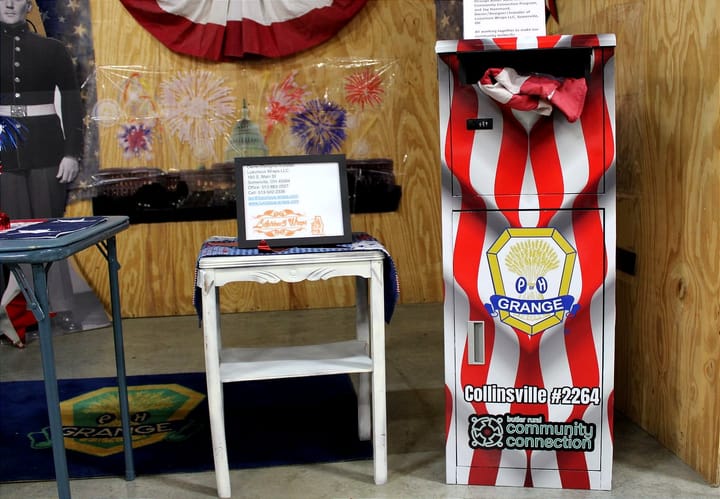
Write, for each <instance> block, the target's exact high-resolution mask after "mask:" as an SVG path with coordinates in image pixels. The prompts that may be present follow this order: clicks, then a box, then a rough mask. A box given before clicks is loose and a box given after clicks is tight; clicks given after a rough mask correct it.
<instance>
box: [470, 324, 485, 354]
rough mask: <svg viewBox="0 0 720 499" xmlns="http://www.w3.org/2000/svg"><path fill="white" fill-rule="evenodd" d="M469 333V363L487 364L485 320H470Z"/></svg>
mask: <svg viewBox="0 0 720 499" xmlns="http://www.w3.org/2000/svg"><path fill="white" fill-rule="evenodd" d="M467 335H468V364H485V322H483V321H469V322H468V324H467Z"/></svg>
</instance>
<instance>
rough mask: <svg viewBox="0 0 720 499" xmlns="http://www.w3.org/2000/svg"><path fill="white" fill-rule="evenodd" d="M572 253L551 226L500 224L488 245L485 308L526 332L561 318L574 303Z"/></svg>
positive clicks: (543, 328) (568, 312)
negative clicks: (489, 283)
mask: <svg viewBox="0 0 720 499" xmlns="http://www.w3.org/2000/svg"><path fill="white" fill-rule="evenodd" d="M575 258H576V251H575V249H574V248H573V247H572V246H571V245H570V243H568V241H567V240H566V239H565V238H564V237H563V236H562V234H560V232H558V231H557V230H556V229H553V228H542V229H537V228H511V229H506V230H505V231H504V232H503V233H502V234H501V235H500V236H499V237H498V239H497V240H496V241H495V243H493V245H492V246H491V247H490V249H489V250H488V263H489V265H490V273H491V275H492V279H493V289H494V291H495V294H494V295H492V296H491V297H490V302H489V303H486V304H485V307H486V309H487V310H488V312H490V314H491V315H493V316H494V317H499V318H500V320H501V321H502V322H504V323H506V324H508V325H510V326H512V327H514V328H517V329H519V330H521V331H524V332H525V333H527V334H530V335H533V334H537V333H539V332H541V331H544V330H546V329H548V328H550V327H552V326H555V325H557V324H559V323H561V322H562V321H563V319H564V318H565V317H566V316H567V315H568V314H574V313H575V312H576V311H577V308H578V305H573V303H574V301H575V300H574V297H572V296H570V295H568V292H569V289H570V280H571V278H572V271H573V267H574V265H575Z"/></svg>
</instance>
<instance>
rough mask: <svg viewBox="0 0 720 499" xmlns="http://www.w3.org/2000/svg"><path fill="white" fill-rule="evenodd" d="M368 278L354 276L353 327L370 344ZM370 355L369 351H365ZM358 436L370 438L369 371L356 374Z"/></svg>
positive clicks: (359, 337)
mask: <svg viewBox="0 0 720 499" xmlns="http://www.w3.org/2000/svg"><path fill="white" fill-rule="evenodd" d="M367 282H368V280H367V279H365V278H364V277H356V278H355V329H356V335H357V339H358V340H360V341H364V342H365V343H367V344H368V345H370V311H369V307H368V285H367ZM367 353H368V355H370V352H369V351H368V352H367ZM357 400H358V438H359V439H360V440H370V430H371V423H370V420H371V416H370V373H359V374H358V388H357Z"/></svg>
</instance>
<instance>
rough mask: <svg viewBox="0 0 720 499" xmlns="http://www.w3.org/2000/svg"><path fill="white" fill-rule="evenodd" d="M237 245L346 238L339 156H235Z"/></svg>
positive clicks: (348, 234)
mask: <svg viewBox="0 0 720 499" xmlns="http://www.w3.org/2000/svg"><path fill="white" fill-rule="evenodd" d="M235 165H236V172H235V179H236V185H237V210H238V246H240V247H245V248H254V247H257V246H258V245H260V244H261V243H262V244H266V245H268V246H271V247H280V246H282V247H287V246H301V245H318V244H338V243H346V242H350V240H351V238H352V233H351V231H350V215H349V206H348V199H347V174H346V170H345V157H344V156H343V155H326V156H278V157H260V158H257V157H256V158H236V159H235Z"/></svg>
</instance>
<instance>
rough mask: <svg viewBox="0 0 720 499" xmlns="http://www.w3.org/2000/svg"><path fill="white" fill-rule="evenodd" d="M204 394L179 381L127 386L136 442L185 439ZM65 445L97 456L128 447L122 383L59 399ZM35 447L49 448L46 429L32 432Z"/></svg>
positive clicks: (193, 428) (194, 423)
mask: <svg viewBox="0 0 720 499" xmlns="http://www.w3.org/2000/svg"><path fill="white" fill-rule="evenodd" d="M204 399H205V395H204V394H202V393H199V392H196V391H194V390H191V389H190V388H187V387H185V386H182V385H178V384H175V383H170V384H159V385H139V386H128V402H129V405H130V432H131V433H132V442H133V447H134V448H138V447H142V446H145V445H150V444H155V443H160V442H162V441H181V440H185V439H187V438H189V436H190V435H192V434H193V433H194V432H195V431H198V429H199V423H198V422H197V421H194V420H192V419H191V417H190V414H191V413H192V411H193V410H194V409H195V408H196V407H197V406H198V405H199V404H200V403H201V402H202V401H203V400H204ZM60 412H61V418H62V426H63V436H64V437H65V448H66V449H72V450H74V451H78V452H82V453H84V454H90V455H93V456H103V457H104V456H111V455H113V454H117V453H120V452H122V451H123V439H122V436H123V434H122V426H121V419H120V402H119V399H118V390H117V387H105V388H99V389H97V390H93V391H90V392H87V393H83V394H81V395H78V396H77V397H73V398H71V399H68V400H64V401H62V402H60ZM28 438H29V439H30V441H31V446H32V448H35V449H42V448H47V447H50V445H51V443H50V433H49V431H48V429H47V428H43V429H41V430H39V431H36V432H32V433H30V434H29V435H28Z"/></svg>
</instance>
